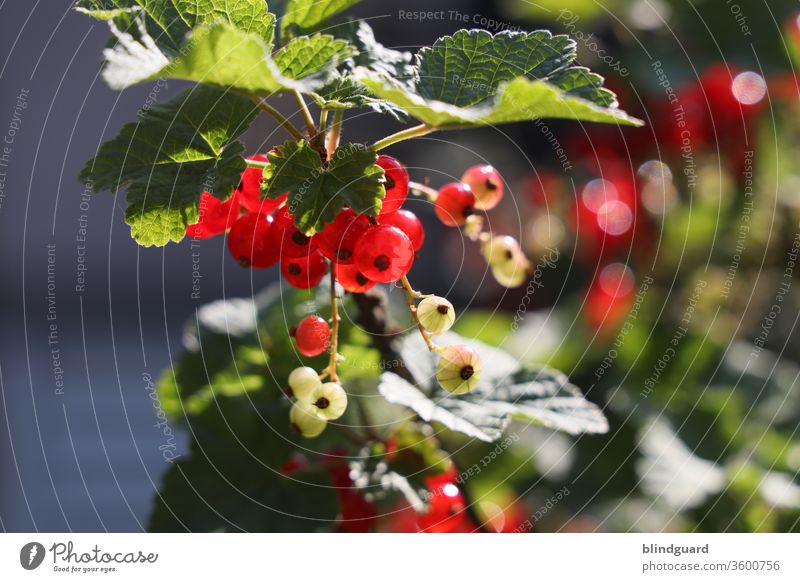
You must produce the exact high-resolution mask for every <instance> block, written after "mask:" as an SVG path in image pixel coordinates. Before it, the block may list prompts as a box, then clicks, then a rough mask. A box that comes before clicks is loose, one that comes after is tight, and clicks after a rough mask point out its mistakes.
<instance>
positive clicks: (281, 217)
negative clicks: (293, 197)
mask: <svg viewBox="0 0 800 582" xmlns="http://www.w3.org/2000/svg"><path fill="white" fill-rule="evenodd" d="M274 218H275V222H274V223H273V226H272V236H273V238H274V239H275V246H276V247H278V250H279V252H280V254H281V256H282V257H289V258H290V259H298V258H300V257H305V256H306V255H308V253H310V252H311V251H312V250H314V248H315V246H316V245H315V244H314V243H313V242H312V241H311V237H308V236H306V235H305V234H303V233H302V232H301V231H300V229H299V228H297V227H296V226H295V225H294V216H292V215H291V214H289V210H288V209H286V208H281V209H279V210H278V212H276V213H275V215H274Z"/></svg>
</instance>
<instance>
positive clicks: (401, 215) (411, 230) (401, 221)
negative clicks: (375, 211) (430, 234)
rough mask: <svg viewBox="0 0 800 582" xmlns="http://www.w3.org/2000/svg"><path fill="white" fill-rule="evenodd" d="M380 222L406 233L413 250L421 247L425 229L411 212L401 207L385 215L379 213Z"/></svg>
mask: <svg viewBox="0 0 800 582" xmlns="http://www.w3.org/2000/svg"><path fill="white" fill-rule="evenodd" d="M380 222H381V224H388V225H389V226H395V227H397V228H399V229H400V230H402V231H403V232H404V233H406V236H408V238H410V239H411V244H412V245H414V250H415V251H418V250H419V249H421V248H422V244H423V243H424V242H425V229H424V228H422V223H421V222H420V221H419V218H417V215H416V214H414V213H413V212H411V211H409V210H404V209H402V208H401V209H400V210H398V211H396V212H392V213H391V214H387V215H386V216H383V215H381V218H380Z"/></svg>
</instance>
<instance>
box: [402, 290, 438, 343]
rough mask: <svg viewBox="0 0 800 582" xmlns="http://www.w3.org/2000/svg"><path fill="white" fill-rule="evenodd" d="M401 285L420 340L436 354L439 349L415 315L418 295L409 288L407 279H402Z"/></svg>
mask: <svg viewBox="0 0 800 582" xmlns="http://www.w3.org/2000/svg"><path fill="white" fill-rule="evenodd" d="M400 281H401V282H402V283H403V291H405V293H406V303H407V304H408V310H409V311H410V312H411V317H412V318H413V319H414V322H415V323H416V324H417V327H418V328H419V333H420V334H421V335H422V339H424V340H425V345H426V346H428V349H429V350H430V351H432V352H438V351H439V347H438V346H437V345H436V344H434V343H433V340H431V334H429V333H428V330H427V329H425V326H424V325H422V322H421V321H420V320H419V316H418V315H417V303H416V301H415V300H416V299H417V298H418V297H421V294H420V293H417V292H416V291H414V288H413V287H412V286H411V283H409V282H408V277H403V278H402V279H401V280H400Z"/></svg>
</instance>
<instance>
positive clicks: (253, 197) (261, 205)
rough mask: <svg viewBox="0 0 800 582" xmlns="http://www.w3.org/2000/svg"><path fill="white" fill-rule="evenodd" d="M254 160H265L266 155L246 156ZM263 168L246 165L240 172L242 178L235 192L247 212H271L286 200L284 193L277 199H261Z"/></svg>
mask: <svg viewBox="0 0 800 582" xmlns="http://www.w3.org/2000/svg"><path fill="white" fill-rule="evenodd" d="M248 159H249V160H253V161H255V162H266V161H267V156H265V155H264V154H256V155H254V156H251V157H249V158H248ZM263 174H264V170H262V169H261V168H254V167H250V166H248V167H247V169H245V171H244V172H242V178H241V181H240V182H239V187H238V188H236V193H237V194H238V195H239V201H240V202H241V203H242V206H243V207H244V209H245V210H247V211H248V212H255V213H257V214H271V213H272V212H273V211H274V210H275V209H276V208H278V207H279V206H280V205H281V204H283V202H284V200H286V194H284V195H283V196H281V197H280V198H278V199H277V200H270V199H269V198H265V199H264V200H262V199H261V182H262V181H263Z"/></svg>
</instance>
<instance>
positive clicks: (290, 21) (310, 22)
mask: <svg viewBox="0 0 800 582" xmlns="http://www.w3.org/2000/svg"><path fill="white" fill-rule="evenodd" d="M359 2H361V0H289V1H288V2H287V3H286V8H285V11H284V14H283V18H282V20H281V37H282V39H289V38H291V37H294V36H301V35H303V34H308V33H310V32H315V31H317V30H319V29H321V28H322V27H324V26H325V24H326V23H327V22H328V20H329V19H330V18H331V17H332V16H336V15H337V14H339V13H340V12H343V11H345V10H347V9H348V8H350V7H351V6H354V5H355V4H358V3H359Z"/></svg>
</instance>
